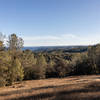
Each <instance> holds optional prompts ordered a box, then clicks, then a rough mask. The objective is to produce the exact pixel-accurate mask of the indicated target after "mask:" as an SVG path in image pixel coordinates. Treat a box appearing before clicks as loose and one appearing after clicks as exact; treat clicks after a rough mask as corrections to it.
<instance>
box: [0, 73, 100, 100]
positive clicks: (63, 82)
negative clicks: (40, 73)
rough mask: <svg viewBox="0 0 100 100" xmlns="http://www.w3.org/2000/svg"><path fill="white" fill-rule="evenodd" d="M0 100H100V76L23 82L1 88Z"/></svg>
mask: <svg viewBox="0 0 100 100" xmlns="http://www.w3.org/2000/svg"><path fill="white" fill-rule="evenodd" d="M0 100H100V75H91V76H70V77H67V78H60V79H58V78H52V79H44V80H30V81H23V82H21V83H15V84H13V85H12V86H8V87H2V88H0Z"/></svg>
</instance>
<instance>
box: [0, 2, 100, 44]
mask: <svg viewBox="0 0 100 100" xmlns="http://www.w3.org/2000/svg"><path fill="white" fill-rule="evenodd" d="M0 32H2V33H3V34H5V35H7V36H8V35H10V34H12V33H16V34H17V35H18V36H20V37H22V38H23V40H24V46H70V45H93V44H97V43H99V42H100V0H0Z"/></svg>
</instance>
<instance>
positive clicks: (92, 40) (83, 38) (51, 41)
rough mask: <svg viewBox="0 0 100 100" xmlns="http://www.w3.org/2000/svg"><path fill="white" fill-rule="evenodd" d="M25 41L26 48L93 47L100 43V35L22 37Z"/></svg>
mask: <svg viewBox="0 0 100 100" xmlns="http://www.w3.org/2000/svg"><path fill="white" fill-rule="evenodd" d="M22 38H23V39H24V41H25V46H53V45H59V46H60V45H91V44H96V43H99V42H100V35H99V34H92V35H90V36H89V35H88V36H87V35H79V36H78V35H74V34H61V35H54V36H53V35H45V36H44V35H42V36H27V37H22Z"/></svg>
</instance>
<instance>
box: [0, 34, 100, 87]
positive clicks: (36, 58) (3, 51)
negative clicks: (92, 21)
mask: <svg viewBox="0 0 100 100" xmlns="http://www.w3.org/2000/svg"><path fill="white" fill-rule="evenodd" d="M4 38H5V36H4V35H3V34H1V33H0V86H7V85H12V84H13V83H14V82H16V81H22V80H32V79H45V78H53V77H57V78H62V77H67V76H70V75H89V74H100V44H97V45H94V46H88V50H87V51H85V52H73V53H68V52H63V51H55V50H54V51H52V52H41V51H40V52H33V51H31V50H22V48H23V45H24V41H23V39H22V38H20V37H18V36H17V35H16V34H11V35H10V36H9V38H8V40H7V41H6V45H7V46H5V45H4ZM75 50H76V49H75Z"/></svg>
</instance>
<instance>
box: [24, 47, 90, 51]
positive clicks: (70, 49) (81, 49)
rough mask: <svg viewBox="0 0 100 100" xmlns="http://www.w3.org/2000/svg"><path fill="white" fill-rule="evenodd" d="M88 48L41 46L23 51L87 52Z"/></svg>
mask: <svg viewBox="0 0 100 100" xmlns="http://www.w3.org/2000/svg"><path fill="white" fill-rule="evenodd" d="M87 48H88V46H40V47H24V48H23V50H27V49H28V50H32V51H35V52H52V51H63V52H85V51H87Z"/></svg>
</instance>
